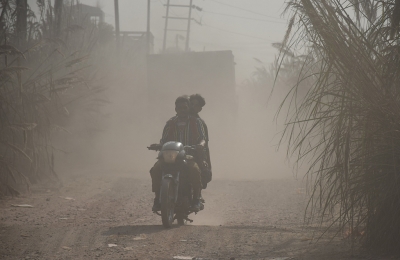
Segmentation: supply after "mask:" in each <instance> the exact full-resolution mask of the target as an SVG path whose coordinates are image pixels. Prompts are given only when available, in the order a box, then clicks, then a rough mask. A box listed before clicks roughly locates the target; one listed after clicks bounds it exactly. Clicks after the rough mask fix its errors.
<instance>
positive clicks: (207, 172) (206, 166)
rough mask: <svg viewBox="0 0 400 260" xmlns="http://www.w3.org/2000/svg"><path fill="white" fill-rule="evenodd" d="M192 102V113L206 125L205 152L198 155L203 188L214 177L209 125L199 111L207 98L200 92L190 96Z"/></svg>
mask: <svg viewBox="0 0 400 260" xmlns="http://www.w3.org/2000/svg"><path fill="white" fill-rule="evenodd" d="M189 99H190V103H191V111H190V114H191V115H192V116H194V117H196V118H198V119H199V120H201V123H202V124H203V127H204V133H205V138H206V139H205V141H206V143H205V145H204V151H203V153H201V154H199V155H198V156H197V160H196V162H197V164H198V165H199V167H200V169H201V173H202V174H201V180H202V183H203V189H205V188H207V183H209V182H210V181H211V179H212V171H211V158H210V149H209V147H208V141H209V140H210V139H209V137H208V127H207V125H206V123H205V122H204V120H203V119H202V118H201V117H200V116H199V113H200V112H201V111H202V110H203V107H204V106H205V105H206V100H205V99H204V98H203V97H202V96H201V95H200V94H193V95H190V97H189Z"/></svg>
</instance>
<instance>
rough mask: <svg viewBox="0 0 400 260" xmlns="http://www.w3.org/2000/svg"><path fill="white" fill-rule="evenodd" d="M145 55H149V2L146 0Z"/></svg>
mask: <svg viewBox="0 0 400 260" xmlns="http://www.w3.org/2000/svg"><path fill="white" fill-rule="evenodd" d="M146 48H147V49H146V53H147V55H149V54H150V0H147V32H146Z"/></svg>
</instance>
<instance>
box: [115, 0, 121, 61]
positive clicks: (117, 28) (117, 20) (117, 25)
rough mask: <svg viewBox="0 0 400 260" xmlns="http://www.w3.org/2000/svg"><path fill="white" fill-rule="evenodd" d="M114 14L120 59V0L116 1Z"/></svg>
mask: <svg viewBox="0 0 400 260" xmlns="http://www.w3.org/2000/svg"><path fill="white" fill-rule="evenodd" d="M114 12H115V40H116V41H117V55H118V57H117V58H118V59H119V53H120V47H121V46H120V45H121V41H120V31H119V7H118V0H114Z"/></svg>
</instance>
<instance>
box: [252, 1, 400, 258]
mask: <svg viewBox="0 0 400 260" xmlns="http://www.w3.org/2000/svg"><path fill="white" fill-rule="evenodd" d="M286 11H287V14H289V15H290V22H289V26H288V30H287V34H286V36H285V39H284V41H283V43H282V44H280V45H279V48H280V50H281V51H280V56H279V57H278V59H277V62H276V64H274V65H273V66H272V67H271V68H272V70H271V71H268V70H264V71H263V70H259V71H258V72H257V75H258V78H260V77H261V76H263V75H264V77H265V78H273V79H274V82H275V89H274V91H277V87H278V86H282V81H285V80H286V82H290V81H292V82H293V81H294V82H295V83H292V84H291V87H292V88H291V89H290V90H288V94H287V96H286V98H285V100H284V102H283V103H282V107H281V108H283V107H285V109H284V110H280V112H281V113H283V112H284V114H285V116H284V117H285V118H286V124H285V130H284V132H283V137H282V144H283V143H285V144H288V155H289V156H295V157H296V158H297V163H298V164H299V165H300V164H302V163H305V164H308V165H310V167H309V170H308V172H307V175H306V179H307V183H308V191H309V194H310V200H309V203H308V207H307V214H306V219H307V220H310V221H314V222H315V221H319V222H320V223H324V225H325V224H328V225H329V226H330V227H335V228H336V227H339V232H338V234H340V235H341V234H346V237H348V238H349V240H348V241H349V242H351V243H352V244H353V246H356V245H358V241H361V244H362V245H364V246H365V247H366V248H368V249H371V250H373V251H375V252H386V253H387V252H391V253H393V252H395V253H399V251H400V247H399V246H398V245H399V244H400V189H399V187H400V88H399V86H400V73H399V71H400V70H399V69H400V51H399V50H400V45H399V43H400V34H399V21H400V1H398V0H396V1H394V0H389V1H374V0H364V1H359V0H352V1H350V0H347V1H339V0H333V1H328V0H292V1H289V2H288V3H287V9H286ZM271 74H275V75H273V76H271ZM261 78H262V77H261ZM287 107H289V108H288V109H286V108H287ZM286 113H288V114H286ZM356 242H357V243H356Z"/></svg>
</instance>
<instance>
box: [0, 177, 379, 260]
mask: <svg viewBox="0 0 400 260" xmlns="http://www.w3.org/2000/svg"><path fill="white" fill-rule="evenodd" d="M146 177H148V176H146ZM203 194H204V197H205V199H206V203H205V210H204V211H202V212H200V213H199V214H198V215H197V216H194V217H193V219H194V222H193V223H192V224H188V225H185V226H180V227H178V226H176V227H174V228H171V229H168V230H167V229H164V228H163V227H162V226H161V219H160V217H158V216H156V215H154V214H153V213H152V212H151V210H150V209H151V205H152V199H153V198H152V193H151V192H150V179H144V178H143V179H138V178H135V177H134V176H133V174H130V173H112V174H93V173H91V174H90V173H79V174H76V175H75V176H70V177H68V178H66V179H65V180H64V181H63V186H62V187H60V188H58V189H48V188H45V187H37V186H35V187H34V188H33V190H32V194H31V195H30V196H26V197H20V198H9V199H4V200H1V201H0V218H1V222H0V223H1V224H0V259H174V257H175V259H177V258H176V257H177V256H182V257H183V256H185V257H196V259H270V260H272V259H276V260H284V259H350V258H352V259H354V256H353V257H351V253H350V252H349V250H348V248H347V247H346V246H345V245H344V243H343V242H344V241H343V240H342V239H340V238H337V239H334V240H333V241H331V243H330V244H327V242H328V241H329V240H330V237H332V236H333V233H328V234H327V235H326V237H325V238H323V239H321V240H319V242H318V243H316V242H315V241H316V240H315V238H316V236H318V235H317V234H319V232H320V230H321V229H320V228H317V227H311V226H307V225H305V224H304V222H303V212H304V206H305V203H306V196H305V194H304V193H303V190H302V189H301V187H300V186H299V182H297V181H294V180H268V181H267V180H266V181H227V180H215V181H213V182H212V183H211V184H210V185H209V187H208V188H207V190H205V191H204V192H203ZM12 204H13V205H20V204H29V205H32V206H33V208H23V207H14V206H11V205H12ZM313 238H314V239H313ZM109 246H112V247H109ZM356 257H357V259H375V258H369V257H365V256H361V255H359V254H357V253H356ZM182 259H185V258H182ZM186 259H190V258H186Z"/></svg>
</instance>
